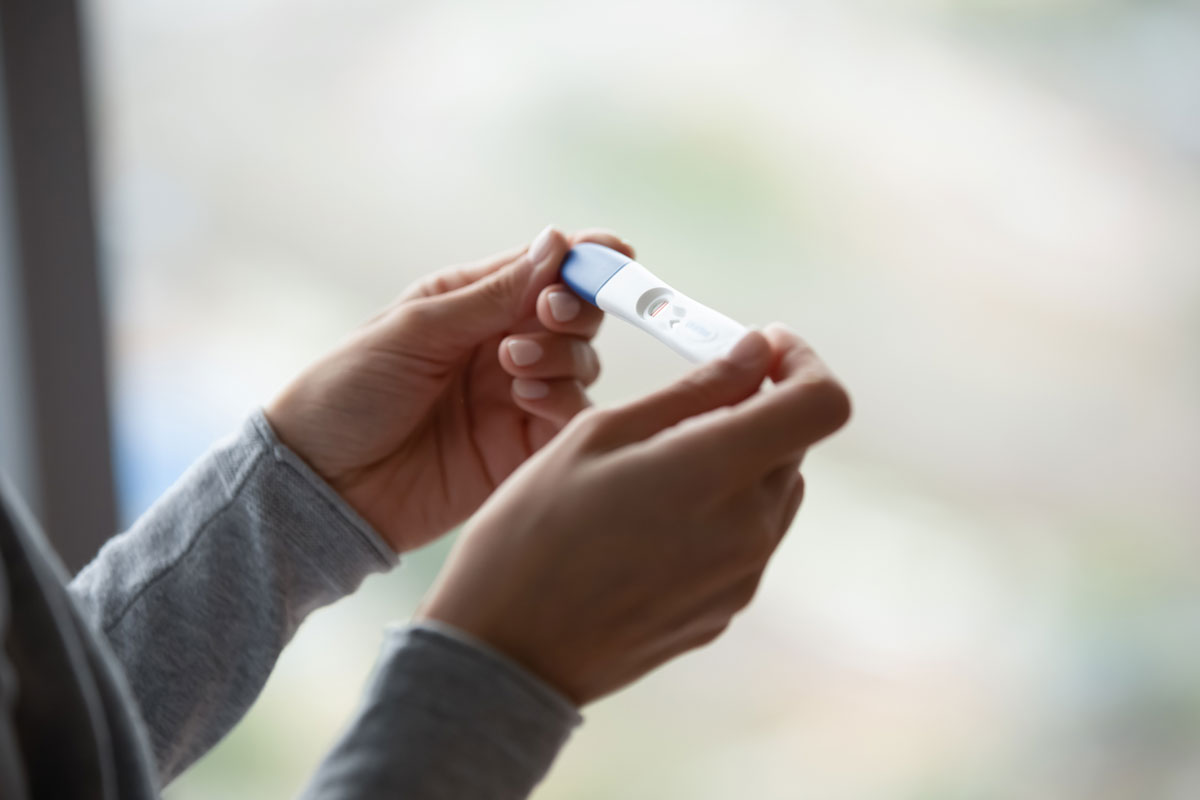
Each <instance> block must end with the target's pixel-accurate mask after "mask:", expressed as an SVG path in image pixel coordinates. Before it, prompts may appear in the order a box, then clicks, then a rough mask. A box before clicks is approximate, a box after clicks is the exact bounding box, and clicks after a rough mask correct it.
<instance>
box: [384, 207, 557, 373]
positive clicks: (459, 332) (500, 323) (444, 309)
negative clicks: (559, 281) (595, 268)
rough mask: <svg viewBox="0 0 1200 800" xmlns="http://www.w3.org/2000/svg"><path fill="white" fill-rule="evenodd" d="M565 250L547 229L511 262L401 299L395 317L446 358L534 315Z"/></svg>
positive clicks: (436, 353) (436, 354) (549, 229)
mask: <svg viewBox="0 0 1200 800" xmlns="http://www.w3.org/2000/svg"><path fill="white" fill-rule="evenodd" d="M567 249H568V243H567V240H566V237H565V236H563V234H562V233H561V232H559V231H558V230H556V229H554V228H552V227H550V228H546V229H545V230H544V231H542V232H541V233H540V234H539V235H538V237H537V238H536V239H535V240H534V242H533V244H532V245H530V247H529V251H528V252H527V253H525V254H524V255H523V256H521V257H520V258H518V259H516V260H515V261H513V262H510V263H508V264H506V265H503V266H500V267H498V268H496V269H495V270H494V271H492V272H490V273H486V274H484V275H483V276H482V277H479V278H478V279H477V280H475V281H474V282H472V283H468V284H466V285H464V286H460V287H459V288H457V289H452V290H451V291H448V292H445V293H444V294H439V295H436V296H432V297H424V298H420V299H418V300H415V301H414V302H412V303H407V304H405V305H404V306H402V307H401V308H400V309H399V311H398V322H399V323H400V324H402V325H406V326H409V327H415V328H418V329H420V330H421V332H422V333H423V334H424V335H426V336H427V337H429V339H430V341H429V346H430V349H431V351H432V352H430V353H428V354H427V355H430V356H440V355H442V354H444V355H445V357H450V356H453V355H454V354H456V353H458V352H459V351H461V350H462V349H463V348H465V347H475V346H476V345H478V344H479V343H481V342H483V341H485V340H486V339H487V338H489V337H490V336H494V335H496V334H500V333H506V332H508V331H510V330H512V328H513V326H514V325H517V324H518V323H519V322H521V321H522V320H523V319H525V318H527V317H531V316H532V315H533V310H534V305H535V302H536V300H537V297H538V295H539V294H540V292H541V290H542V289H543V288H545V287H546V286H548V285H549V284H550V283H551V282H552V281H553V280H554V276H555V275H557V274H558V267H559V265H560V264H561V263H562V260H563V257H564V256H565V255H566V253H567Z"/></svg>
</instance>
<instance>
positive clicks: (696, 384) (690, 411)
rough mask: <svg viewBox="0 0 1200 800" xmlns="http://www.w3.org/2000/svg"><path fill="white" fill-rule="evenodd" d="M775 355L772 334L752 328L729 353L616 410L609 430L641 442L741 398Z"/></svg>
mask: <svg viewBox="0 0 1200 800" xmlns="http://www.w3.org/2000/svg"><path fill="white" fill-rule="evenodd" d="M773 360H774V353H773V351H772V349H771V345H770V343H769V342H768V341H767V338H766V337H765V336H763V335H762V334H761V333H759V332H758V331H750V332H749V333H747V334H746V335H745V336H743V337H742V338H741V340H739V341H738V343H737V344H736V345H734V347H733V349H732V350H730V351H729V354H728V355H726V356H725V357H724V358H719V359H717V360H715V361H710V362H709V363H707V364H705V365H704V366H702V367H699V368H698V369H696V370H693V371H692V372H690V373H688V374H687V375H685V376H684V377H683V378H682V379H680V380H679V381H677V382H675V383H673V384H671V385H670V386H668V387H666V388H665V389H661V390H660V391H657V392H655V393H653V394H651V395H647V396H646V397H643V398H642V399H640V400H635V401H634V402H632V403H629V404H627V405H625V406H622V407H620V408H616V409H614V410H613V411H612V413H611V416H612V426H611V427H610V428H608V430H607V433H609V434H610V435H611V436H612V437H613V439H615V440H616V442H614V443H618V444H624V443H631V442H638V441H641V440H642V439H647V438H649V437H651V436H653V435H654V434H656V433H658V432H659V431H661V430H663V429H665V428H669V427H671V426H672V425H676V424H678V423H680V422H683V421H684V420H686V419H688V418H690V417H694V416H697V415H699V414H703V413H705V412H707V411H713V410H715V409H718V408H721V407H723V406H730V405H735V404H737V403H740V402H742V401H743V400H745V399H746V398H747V397H750V396H751V395H752V394H754V393H755V392H756V391H758V388H759V386H761V385H762V382H763V379H764V378H765V377H767V373H768V371H769V370H770V369H771V365H772V361H773Z"/></svg>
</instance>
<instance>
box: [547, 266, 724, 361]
mask: <svg viewBox="0 0 1200 800" xmlns="http://www.w3.org/2000/svg"><path fill="white" fill-rule="evenodd" d="M561 274H562V279H563V282H564V283H566V284H567V286H570V287H571V289H572V291H574V292H575V293H576V294H577V295H579V296H580V297H582V298H583V299H584V300H587V301H588V302H589V303H592V304H593V305H595V306H598V307H599V308H601V309H602V310H604V311H605V312H607V313H609V314H612V315H613V316H616V317H620V318H621V319H623V320H625V321H626V322H628V323H630V324H632V325H636V326H637V327H639V328H641V329H642V330H644V331H645V332H646V333H648V334H650V335H651V336H653V337H654V338H656V339H658V340H659V341H661V342H662V343H663V344H665V345H667V347H670V348H671V349H672V350H674V351H675V352H677V353H679V354H680V355H681V356H683V357H684V358H686V359H688V360H689V361H693V362H696V363H702V362H705V361H711V360H712V359H714V358H720V357H721V356H723V355H725V354H726V353H728V352H729V351H730V350H731V349H732V348H733V346H734V345H735V344H737V342H738V340H739V339H741V338H742V336H744V335H745V334H746V327H745V326H744V325H742V324H740V323H738V322H735V321H733V320H732V319H730V318H729V317H727V316H725V315H724V314H722V313H720V312H718V311H714V310H713V309H711V308H709V307H708V306H706V305H703V304H702V303H698V302H696V301H695V300H693V299H692V298H690V297H688V296H687V295H685V294H684V293H683V292H680V291H677V290H676V289H673V288H671V287H670V286H668V285H667V284H666V283H665V282H663V281H662V280H660V279H659V278H657V277H655V275H654V273H652V272H651V271H650V270H648V269H646V268H645V267H643V266H642V265H641V264H639V263H638V262H636V261H634V260H633V259H632V258H630V257H629V256H626V255H623V254H622V253H619V252H617V251H616V250H613V249H612V248H609V247H605V246H604V245H600V244H593V243H590V242H585V243H583V244H577V245H575V246H574V247H573V248H571V252H569V253H568V254H567V258H566V260H565V261H563V266H562V273H561Z"/></svg>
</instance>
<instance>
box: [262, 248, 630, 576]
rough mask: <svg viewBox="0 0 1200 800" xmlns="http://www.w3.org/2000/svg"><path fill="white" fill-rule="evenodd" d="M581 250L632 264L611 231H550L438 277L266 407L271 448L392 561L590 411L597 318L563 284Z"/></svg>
mask: <svg viewBox="0 0 1200 800" xmlns="http://www.w3.org/2000/svg"><path fill="white" fill-rule="evenodd" d="M581 241H591V242H599V243H600V244H605V245H608V246H609V247H613V248H616V249H618V250H621V251H622V252H624V253H626V254H627V255H630V256H632V255H633V249H632V248H631V247H630V246H629V245H628V244H627V243H625V242H624V241H622V240H621V239H620V238H619V237H617V236H616V235H615V234H612V233H609V232H607V231H601V230H590V231H582V232H579V233H576V234H574V235H572V236H566V235H564V234H563V233H562V232H560V231H558V230H556V229H554V228H547V229H546V230H544V231H543V232H542V233H541V234H540V235H539V236H538V237H537V238H536V239H535V241H534V242H533V244H532V245H530V246H529V247H520V248H517V249H514V250H512V251H509V252H507V253H503V254H500V255H498V256H494V257H492V258H489V259H485V260H483V261H480V262H477V263H475V264H470V265H467V266H462V267H451V268H449V269H446V270H443V271H441V272H437V273H434V274H432V275H430V276H429V277H427V278H425V279H424V280H421V281H419V282H417V283H416V284H414V285H413V286H411V287H410V288H409V289H408V290H406V291H405V292H404V293H403V294H402V295H401V296H400V297H399V298H398V299H397V300H396V301H395V302H394V303H392V304H391V305H390V306H389V307H388V308H387V309H385V310H384V311H383V312H381V313H380V314H378V315H377V316H376V317H375V318H373V319H371V320H370V321H368V322H367V323H366V324H365V325H363V326H362V327H361V328H360V329H359V330H357V331H355V332H354V333H353V334H352V335H351V336H350V337H348V338H347V339H346V340H345V341H344V342H342V343H341V344H340V345H338V346H337V347H336V348H334V350H333V351H332V352H330V353H328V354H327V355H326V356H324V357H323V358H321V359H319V360H318V361H317V362H315V363H314V364H313V365H311V366H310V367H308V368H307V369H306V370H304V371H303V372H302V373H301V374H300V375H299V376H297V377H296V378H295V379H294V380H293V381H292V382H291V383H290V384H289V385H288V386H287V387H286V388H285V389H284V390H283V391H282V392H281V393H280V394H279V395H278V396H277V397H276V398H275V399H274V400H272V401H271V402H270V403H269V404H268V406H267V408H266V414H267V419H268V420H269V421H270V423H271V426H272V428H274V430H275V432H276V434H277V435H278V436H279V438H280V440H281V441H283V442H284V443H285V444H287V445H288V446H289V447H290V448H291V449H292V450H294V451H295V452H296V453H298V454H299V455H300V456H301V457H302V458H304V460H305V461H307V462H308V463H309V465H310V466H312V468H313V469H314V470H316V472H317V473H318V474H319V475H320V476H321V477H322V478H324V479H325V480H326V481H327V482H328V483H329V484H330V485H331V486H332V487H333V488H334V489H336V490H337V491H338V492H339V493H340V494H341V495H342V497H343V498H345V499H346V501H347V502H349V503H350V505H351V506H353V507H354V509H355V510H356V511H358V513H359V514H361V515H362V516H363V518H364V519H366V520H367V521H368V522H369V523H371V525H372V526H374V527H375V529H376V530H378V531H379V532H380V534H382V536H383V538H384V539H385V540H386V541H387V542H388V543H389V544H390V545H391V546H392V547H393V548H394V549H395V550H396V551H397V552H400V553H403V552H406V551H408V550H412V549H414V548H417V547H420V546H421V545H423V544H426V543H427V542H430V541H432V540H433V539H436V538H437V537H439V536H441V535H442V534H444V533H446V532H447V531H449V530H450V529H451V528H453V527H454V526H456V525H458V524H459V523H461V522H462V521H463V520H465V519H466V518H467V517H469V516H470V515H471V514H472V513H474V512H475V510H476V509H477V508H478V507H479V505H480V504H481V503H482V502H483V501H484V500H485V499H486V498H487V497H488V496H489V495H490V494H491V493H492V491H493V490H494V489H495V488H496V487H497V486H498V485H499V484H500V483H501V482H502V481H503V480H504V479H505V478H507V477H508V475H509V474H510V473H511V472H512V471H513V470H514V469H516V468H517V467H518V466H519V465H520V464H521V463H522V462H524V461H525V459H527V458H528V457H529V456H530V455H532V454H533V453H534V452H536V451H537V450H538V449H539V448H540V447H542V446H543V445H545V444H546V443H547V442H548V441H550V439H551V438H552V437H553V436H554V435H555V434H556V433H557V432H558V431H559V430H560V429H561V428H562V427H563V425H565V424H566V423H567V422H568V421H569V420H570V419H571V417H573V416H574V415H575V414H577V413H578V412H579V411H581V410H582V409H584V408H586V407H587V406H588V405H590V401H589V400H588V398H587V395H586V393H585V388H586V386H588V385H589V384H591V383H592V382H593V381H594V380H595V379H596V377H597V375H599V371H600V361H599V358H598V357H597V356H596V352H595V350H593V349H592V347H591V343H590V340H591V339H592V337H593V336H595V335H596V331H597V330H598V329H599V327H600V321H601V319H602V318H603V313H602V312H601V311H600V310H599V309H597V308H595V307H593V306H590V305H588V304H586V303H580V302H579V300H578V299H577V298H575V296H574V295H573V294H571V292H570V290H569V289H567V287H566V286H565V285H563V284H562V283H559V282H558V269H559V266H560V265H561V264H562V260H563V258H564V257H565V256H566V253H567V251H568V250H569V249H570V247H571V246H572V245H573V244H575V243H577V242H581ZM555 309H558V310H559V312H560V316H564V317H565V318H564V319H558V318H556V317H555V314H554V311H555ZM564 309H565V311H566V312H567V313H566V314H562V312H563V310H564ZM514 355H515V356H517V357H518V358H519V359H520V360H522V361H525V360H527V359H528V358H529V357H530V356H537V358H536V360H535V361H533V362H532V363H524V364H523V365H521V366H518V365H517V364H516V363H515V361H514Z"/></svg>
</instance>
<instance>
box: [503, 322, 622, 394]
mask: <svg viewBox="0 0 1200 800" xmlns="http://www.w3.org/2000/svg"><path fill="white" fill-rule="evenodd" d="M499 357H500V366H501V367H503V368H504V371H505V372H507V373H508V374H509V375H512V376H513V377H514V378H538V379H542V380H552V379H562V378H574V379H575V380H577V381H579V382H580V383H581V384H583V385H584V386H590V385H591V384H592V383H593V382H594V381H595V380H596V378H597V377H599V375H600V358H599V357H598V356H597V355H596V351H595V350H594V349H593V348H592V346H591V345H590V344H588V343H587V342H586V341H585V340H583V339H579V338H577V337H574V336H562V335H561V334H557V333H523V334H520V335H518V336H509V337H506V338H505V339H504V340H502V341H501V342H500V350H499Z"/></svg>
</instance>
